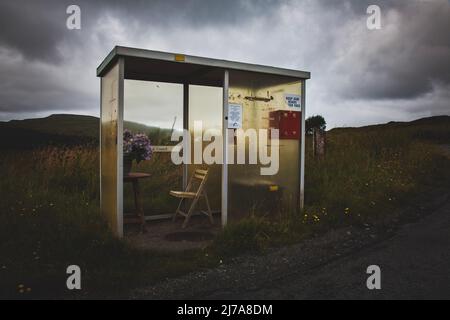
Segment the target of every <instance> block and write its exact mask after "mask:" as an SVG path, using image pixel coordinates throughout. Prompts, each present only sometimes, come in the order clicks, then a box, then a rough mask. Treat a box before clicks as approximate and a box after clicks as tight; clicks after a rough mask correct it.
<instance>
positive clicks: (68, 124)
mask: <svg viewBox="0 0 450 320" xmlns="http://www.w3.org/2000/svg"><path fill="white" fill-rule="evenodd" d="M124 126H125V128H128V129H130V130H131V131H133V132H142V133H145V134H147V135H148V136H149V137H150V139H151V140H152V142H153V143H154V144H158V143H160V142H162V141H163V140H166V139H167V138H168V137H169V134H170V129H164V128H156V127H149V126H146V125H143V124H140V123H135V122H128V121H125V123H124ZM99 127H100V122H99V118H97V117H93V116H84V115H73V114H54V115H51V116H48V117H46V118H36V119H26V120H11V121H8V122H0V137H1V139H0V148H2V149H5V148H6V149H24V148H34V147H40V146H45V145H85V144H98V137H99Z"/></svg>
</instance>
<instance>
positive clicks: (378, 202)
mask: <svg viewBox="0 0 450 320" xmlns="http://www.w3.org/2000/svg"><path fill="white" fill-rule="evenodd" d="M327 140H328V142H327V152H326V156H325V157H324V158H323V159H315V158H314V157H313V154H312V150H311V141H310V138H308V139H307V146H306V147H307V150H306V170H305V185H306V192H305V209H304V212H302V214H300V215H299V214H295V213H293V212H281V213H280V217H281V218H280V219H279V220H277V221H268V220H267V219H265V218H264V217H263V216H259V215H258V214H257V213H253V214H251V215H250V216H249V217H248V218H247V219H245V220H243V221H241V222H239V223H237V224H232V225H229V226H227V228H226V229H225V230H224V232H223V233H222V234H221V235H219V237H218V238H217V239H216V241H215V243H214V245H213V249H214V250H215V252H217V253H218V254H219V255H223V256H226V257H227V256H233V255H236V254H237V253H244V252H262V251H264V250H265V249H266V248H268V247H271V246H278V245H286V244H289V243H295V242H298V241H301V240H302V239H304V238H306V237H309V236H311V235H312V234H316V233H320V232H324V231H327V230H330V229H332V228H339V227H344V226H349V225H353V226H364V225H367V224H375V225H377V226H379V227H381V228H383V227H389V226H392V224H393V220H394V219H398V218H399V217H398V212H399V211H400V209H403V208H406V207H408V206H413V205H417V204H419V203H420V201H423V200H424V198H426V197H428V196H430V195H431V196H433V194H434V193H436V191H437V190H442V189H445V190H449V188H450V159H449V158H448V156H445V155H444V154H443V151H442V147H441V146H440V145H442V144H446V145H450V120H449V118H445V119H444V121H438V122H437V123H436V121H433V122H431V123H429V122H428V121H424V123H422V122H420V121H419V122H418V123H411V124H389V125H384V126H371V127H365V128H349V129H335V130H332V131H331V132H328V133H327ZM434 196H436V195H434Z"/></svg>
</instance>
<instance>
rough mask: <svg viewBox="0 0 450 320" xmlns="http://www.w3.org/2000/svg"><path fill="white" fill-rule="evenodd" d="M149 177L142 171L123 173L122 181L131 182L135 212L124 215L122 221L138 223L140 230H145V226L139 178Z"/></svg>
mask: <svg viewBox="0 0 450 320" xmlns="http://www.w3.org/2000/svg"><path fill="white" fill-rule="evenodd" d="M146 178H150V175H149V174H148V173H142V172H130V173H128V174H127V175H124V177H123V182H124V183H131V184H133V192H134V205H135V209H136V212H135V214H134V215H133V214H131V215H124V223H136V222H138V223H140V224H141V228H142V232H146V231H147V230H146V227H145V216H144V206H143V204H142V198H141V190H140V187H139V180H140V179H146Z"/></svg>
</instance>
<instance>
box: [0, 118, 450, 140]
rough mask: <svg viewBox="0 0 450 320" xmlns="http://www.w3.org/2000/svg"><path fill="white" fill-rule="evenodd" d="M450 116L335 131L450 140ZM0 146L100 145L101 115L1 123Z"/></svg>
mask: <svg viewBox="0 0 450 320" xmlns="http://www.w3.org/2000/svg"><path fill="white" fill-rule="evenodd" d="M124 127H125V128H127V129H130V130H131V131H133V132H142V133H145V134H147V135H148V136H149V137H150V139H151V140H152V143H153V144H155V145H158V144H162V143H163V142H165V141H167V140H168V139H169V138H170V133H171V130H170V129H166V128H157V127H149V126H146V125H143V124H140V123H136V122H128V121H125V123H124ZM448 128H450V116H436V117H429V118H423V119H418V120H414V121H410V122H389V123H386V124H378V125H371V126H365V127H357V128H334V129H332V130H330V131H329V133H332V134H339V133H340V132H349V131H351V132H353V131H354V132H358V131H367V130H369V131H370V130H397V129H405V130H410V132H411V136H412V137H414V138H421V139H428V140H433V141H436V142H444V143H450V134H449V130H448ZM0 137H1V138H0V148H3V149H5V148H8V149H10V148H14V149H22V148H34V147H39V146H46V145H80V144H83V145H84V144H93V145H95V144H98V137H99V118H97V117H92V116H83V115H71V114H55V115H51V116H49V117H46V118H37V119H27V120H12V121H8V122H0Z"/></svg>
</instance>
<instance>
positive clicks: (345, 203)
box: [0, 120, 450, 298]
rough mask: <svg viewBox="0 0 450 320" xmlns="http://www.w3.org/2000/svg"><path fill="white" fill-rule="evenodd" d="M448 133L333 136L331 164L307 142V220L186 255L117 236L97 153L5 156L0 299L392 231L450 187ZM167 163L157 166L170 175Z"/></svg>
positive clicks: (431, 127)
mask: <svg viewBox="0 0 450 320" xmlns="http://www.w3.org/2000/svg"><path fill="white" fill-rule="evenodd" d="M449 128H450V125H449V121H448V120H446V121H444V122H442V123H437V124H436V123H435V122H433V123H413V124H411V125H409V126H408V125H396V124H392V125H387V126H374V127H367V128H360V129H336V130H332V131H331V132H329V133H328V145H327V154H326V157H325V158H323V159H314V158H313V157H312V155H311V152H310V151H311V150H310V148H309V146H310V143H309V142H308V145H307V147H308V148H307V159H306V160H307V161H306V175H305V179H306V182H305V184H306V187H307V189H306V208H305V211H304V212H303V213H302V214H300V215H299V214H295V213H294V212H282V213H280V216H281V218H280V219H278V220H276V221H269V220H267V219H266V218H265V217H264V216H260V215H258V212H253V213H251V214H250V215H249V217H248V218H246V219H244V220H242V221H240V222H239V223H234V224H230V225H229V226H228V227H227V228H225V230H224V231H223V232H222V233H221V234H220V235H219V236H218V237H217V239H215V241H214V243H213V244H212V246H211V247H210V248H208V249H207V250H205V251H200V250H198V251H190V252H185V253H182V254H180V253H177V254H173V253H172V254H169V253H167V254H164V253H160V252H148V251H145V252H144V251H140V250H137V249H134V248H132V247H131V246H129V244H128V243H126V242H124V241H119V240H117V239H115V238H114V237H113V236H112V235H111V234H110V232H109V231H108V229H107V228H106V227H105V223H104V221H103V219H102V217H100V216H99V201H98V198H99V194H98V180H99V178H98V152H97V149H96V148H92V147H68V148H62V147H49V148H43V149H38V150H25V151H17V150H16V151H9V152H2V153H1V154H0V175H1V177H2V179H1V180H0V190H1V194H2V195H3V197H2V200H1V201H0V297H8V298H11V297H19V298H20V297H23V298H33V297H64V298H74V297H75V298H80V297H81V298H82V297H84V295H86V296H87V297H105V296H115V295H126V292H127V290H130V289H132V288H134V287H137V286H141V285H145V284H151V283H154V282H155V281H158V280H160V279H164V278H166V277H173V276H177V275H181V274H183V273H186V272H189V271H192V270H198V269H201V268H208V267H212V266H215V265H217V264H218V263H219V261H220V260H222V259H227V258H230V257H233V256H235V255H237V254H240V253H244V252H261V251H264V250H265V249H266V248H268V247H270V246H278V245H285V244H290V243H294V242H297V241H300V240H301V239H304V238H305V237H308V236H310V235H311V234H313V233H317V232H322V231H325V230H329V229H331V228H338V227H341V226H346V225H356V226H358V225H361V224H365V223H371V224H373V223H377V224H381V225H390V224H391V223H392V222H391V219H392V218H393V217H392V213H393V212H395V211H396V210H398V209H400V208H404V207H405V206H408V205H413V204H415V203H417V201H419V197H417V195H419V194H421V193H422V192H424V191H426V190H429V189H432V190H436V188H446V189H447V190H448V188H449V187H450V186H449V181H450V169H449V168H450V166H449V159H448V158H447V157H445V156H444V155H443V153H442V152H441V149H440V148H439V146H437V145H436V144H435V143H434V142H438V143H439V144H450V139H449V137H450V134H449V133H450V129H449ZM162 163H163V161H160V162H158V166H157V167H156V169H157V170H159V171H158V172H160V173H161V176H164V165H163V164H162ZM155 165H156V164H155ZM156 169H155V170H156ZM153 183H154V184H155V187H156V188H160V186H159V184H158V183H159V182H158V181H155V182H153ZM4 195H6V196H4ZM153 201H154V203H157V202H158V201H162V200H161V199H154V200H153ZM70 264H78V265H80V267H81V269H82V271H83V278H82V279H83V281H82V285H83V290H82V291H81V293H75V294H72V293H70V292H68V291H67V290H66V289H65V279H66V277H67V275H66V273H65V270H66V268H67V266H68V265H70Z"/></svg>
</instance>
